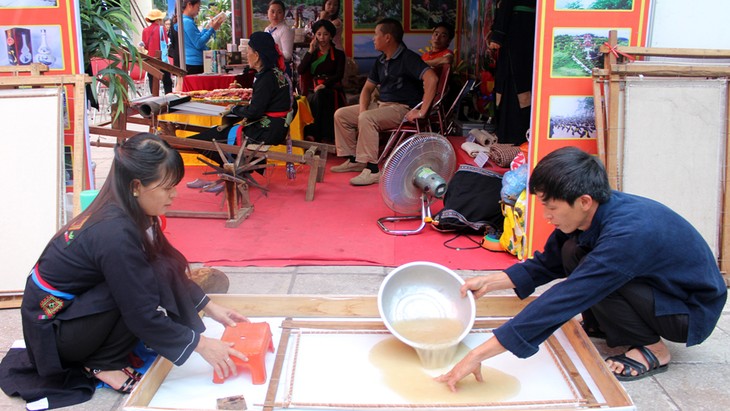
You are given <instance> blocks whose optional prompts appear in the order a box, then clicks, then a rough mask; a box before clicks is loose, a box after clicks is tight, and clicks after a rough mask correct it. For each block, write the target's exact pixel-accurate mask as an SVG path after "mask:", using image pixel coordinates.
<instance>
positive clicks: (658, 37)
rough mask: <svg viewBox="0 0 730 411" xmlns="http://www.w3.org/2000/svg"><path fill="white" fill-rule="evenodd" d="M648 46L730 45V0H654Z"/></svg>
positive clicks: (716, 47)
mask: <svg viewBox="0 0 730 411" xmlns="http://www.w3.org/2000/svg"><path fill="white" fill-rule="evenodd" d="M651 3H652V9H653V10H652V15H651V16H652V17H651V21H650V23H649V35H648V39H647V40H648V41H647V45H648V46H649V47H681V48H703V49H730V29H729V28H728V25H729V23H728V20H729V19H730V1H728V0H691V1H688V0H652V2H651Z"/></svg>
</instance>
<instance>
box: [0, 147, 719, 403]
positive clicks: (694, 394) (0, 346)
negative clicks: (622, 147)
mask: <svg viewBox="0 0 730 411" xmlns="http://www.w3.org/2000/svg"><path fill="white" fill-rule="evenodd" d="M110 152H111V150H110V149H108V148H107V149H92V160H93V161H94V162H95V163H96V169H97V182H98V183H101V182H102V180H103V177H100V176H105V175H106V172H108V169H109V165H110V163H111V156H110ZM217 268H219V269H220V270H222V271H224V272H225V273H226V274H227V275H228V277H229V280H230V283H231V285H230V290H229V293H235V294H330V295H345V294H347V295H375V294H377V291H378V288H379V286H380V283H381V281H382V280H383V278H384V277H385V275H386V274H387V273H388V272H389V271H390V269H389V268H384V267H342V266H337V267H284V268H261V267H246V268H230V267H217ZM459 274H460V275H462V276H464V277H468V276H473V275H478V274H483V273H477V272H473V271H460V272H459ZM538 292H539V291H538ZM17 339H22V329H21V325H20V314H19V310H17V309H6V310H0V355H5V353H6V352H7V348H8V347H9V346H10V344H11V343H12V342H13V341H15V340H17ZM594 343H595V344H596V347H597V348H598V350H599V352H600V353H601V354H602V355H603V356H608V355H613V354H616V353H618V352H621V350H620V349H619V350H611V349H608V348H607V347H606V346H605V344H603V343H602V341H601V340H594ZM670 348H671V352H672V356H673V358H672V363H671V364H670V367H669V370H668V372H666V373H663V374H658V375H656V376H653V377H649V378H646V379H643V380H640V381H636V382H631V383H624V387H625V388H626V391H627V392H628V393H629V395H630V396H631V397H632V399H633V400H634V402H635V404H636V406H637V409H638V410H641V411H666V410H683V411H696V410H718V411H720V410H727V409H728V408H730V373H729V372H728V369H729V368H728V362H729V361H730V306H727V305H726V307H725V310H724V311H723V314H722V317H721V319H720V322H719V324H718V325H717V328H716V329H715V332H714V333H713V334H712V336H711V337H710V338H709V339H708V340H707V341H705V343H703V344H701V345H699V346H695V347H690V348H686V347H684V346H683V345H681V344H670ZM125 399H126V398H125V397H124V396H121V395H119V394H117V393H116V392H114V391H112V390H108V389H101V390H98V391H97V392H96V394H94V397H93V398H92V400H91V401H89V402H87V403H85V404H81V405H77V406H75V407H69V408H68V409H74V410H84V411H85V410H88V411H92V410H94V411H97V410H117V409H121V407H122V404H123V402H124V401H125ZM0 409H8V410H23V409H25V403H24V402H23V401H22V400H20V399H17V398H10V397H7V396H5V395H1V394H0Z"/></svg>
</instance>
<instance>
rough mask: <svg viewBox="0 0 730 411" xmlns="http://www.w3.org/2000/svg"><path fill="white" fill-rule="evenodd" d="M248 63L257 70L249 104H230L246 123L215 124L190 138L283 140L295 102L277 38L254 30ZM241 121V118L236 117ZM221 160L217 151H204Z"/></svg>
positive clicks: (232, 141) (249, 43)
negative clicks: (240, 124)
mask: <svg viewBox="0 0 730 411" xmlns="http://www.w3.org/2000/svg"><path fill="white" fill-rule="evenodd" d="M248 64H249V65H250V66H251V67H252V68H254V69H255V70H256V72H257V73H256V76H255V77H254V82H253V92H252V94H251V101H250V102H249V104H248V105H236V106H233V107H231V114H233V115H235V116H236V117H238V118H239V119H241V118H242V119H244V120H245V121H244V123H243V127H240V126H231V127H213V128H211V129H210V130H208V131H205V132H203V133H201V134H198V135H195V136H191V137H189V138H193V139H197V140H207V141H212V140H213V139H215V140H216V141H222V142H225V141H227V142H228V144H242V143H243V140H244V139H245V138H248V143H260V144H270V145H277V144H282V143H284V141H285V139H286V134H287V132H288V131H289V123H290V122H291V117H292V115H293V113H290V111H291V110H292V107H293V104H294V97H293V95H292V88H291V80H290V79H289V77H288V76H287V75H286V74H284V58H283V57H282V55H281V53H280V52H279V49H278V47H277V46H276V43H274V38H273V37H271V34H269V33H265V32H256V33H253V34H251V38H250V39H249V42H248ZM236 121H238V120H236ZM202 154H204V155H205V156H206V157H209V158H210V159H211V160H214V161H217V162H218V163H219V164H222V160H221V158H220V156H219V155H218V153H217V152H215V151H205V152H202Z"/></svg>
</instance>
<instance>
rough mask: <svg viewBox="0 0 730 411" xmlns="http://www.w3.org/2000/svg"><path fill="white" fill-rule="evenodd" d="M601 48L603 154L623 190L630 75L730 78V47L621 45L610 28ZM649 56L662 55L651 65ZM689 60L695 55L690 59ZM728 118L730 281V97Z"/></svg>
mask: <svg viewBox="0 0 730 411" xmlns="http://www.w3.org/2000/svg"><path fill="white" fill-rule="evenodd" d="M601 52H603V53H604V56H605V57H604V68H603V69H598V68H596V69H593V92H594V96H593V97H594V102H595V116H596V119H595V120H596V132H597V143H598V155H599V158H601V160H602V161H603V163H604V164H605V165H606V171H607V173H608V177H609V182H610V183H611V186H612V187H613V188H614V189H617V190H622V189H623V184H624V176H623V174H622V171H621V170H622V168H623V167H622V155H621V153H622V150H623V144H624V132H625V117H626V112H625V111H626V108H625V104H624V103H623V100H624V99H625V97H624V89H625V88H626V84H627V78H642V77H644V78H650V77H654V78H664V79H705V80H713V79H727V78H728V77H730V67H728V65H727V63H726V61H727V59H730V50H717V49H689V48H656V47H628V46H621V45H618V35H617V32H616V30H611V31H609V41H608V43H607V44H605V45H603V46H601ZM647 57H649V58H651V57H656V58H661V59H662V60H660V61H656V62H651V63H649V64H646V62H645V58H647ZM672 59H674V60H672ZM678 59H680V60H678ZM687 59H691V60H690V62H689V63H688V62H687ZM698 59H701V60H702V64H700V63H698V62H697V61H698ZM683 60H684V61H683ZM728 96H730V92H728ZM729 100H730V97H729ZM723 121H724V124H725V139H724V140H725V143H724V146H725V156H724V176H723V177H724V178H723V181H722V187H721V190H722V194H721V199H722V205H721V213H720V214H721V215H720V218H721V221H720V233H719V234H720V235H719V237H720V238H719V256H718V263H719V265H720V270H721V271H722V273H723V277H724V279H725V283H726V284H727V285H729V286H730V277H729V276H728V271H729V270H730V265H729V264H730V259H729V258H727V256H730V218H728V216H730V190H728V189H729V188H730V187H728V181H730V167H728V165H729V164H730V101H728V102H727V110H726V112H725V113H724V119H723Z"/></svg>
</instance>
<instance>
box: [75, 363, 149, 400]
mask: <svg viewBox="0 0 730 411" xmlns="http://www.w3.org/2000/svg"><path fill="white" fill-rule="evenodd" d="M103 371H113V370H100V369H98V368H91V369H86V368H84V374H86V376H87V377H89V378H96V379H97V380H99V381H102V380H100V379H99V378H98V377H97V376H96V375H97V374H99V373H100V372H103ZM119 371H121V372H123V373H124V374H126V375H127V377H128V378H127V380H126V381H124V383H123V384H122V386H121V387H119V388H114V387H112V386H111V385H109V384H108V383H106V382H104V381H102V382H104V384H106V385H108V386H109V387H110V388H111V389H113V390H114V391H116V392H118V393H120V394H129V393H131V392H132V390H133V389H134V387H135V386H136V385H137V383H138V382H139V380H141V379H142V374H141V373H139V372H137V371H135V370H131V371H130V370H129V369H127V368H122V369H121V370H119Z"/></svg>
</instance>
